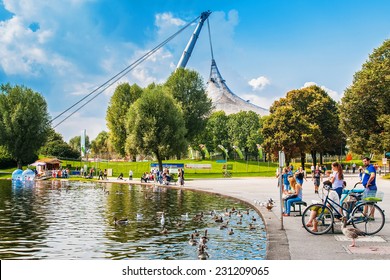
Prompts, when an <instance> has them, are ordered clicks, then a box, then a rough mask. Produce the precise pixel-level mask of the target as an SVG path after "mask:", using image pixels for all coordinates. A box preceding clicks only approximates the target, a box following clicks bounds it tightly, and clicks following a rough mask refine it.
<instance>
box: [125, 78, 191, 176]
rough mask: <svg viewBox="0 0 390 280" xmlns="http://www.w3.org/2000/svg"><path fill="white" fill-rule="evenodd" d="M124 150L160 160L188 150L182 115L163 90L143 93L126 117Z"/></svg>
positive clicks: (158, 88) (159, 161) (160, 162)
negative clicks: (126, 133)
mask: <svg viewBox="0 0 390 280" xmlns="http://www.w3.org/2000/svg"><path fill="white" fill-rule="evenodd" d="M126 127H127V131H128V136H127V141H126V148H127V151H128V152H129V153H131V154H135V153H140V154H154V156H155V157H156V158H157V160H158V163H159V168H160V170H162V160H163V159H165V158H169V157H172V156H174V155H177V154H181V153H183V152H184V151H185V150H186V148H187V146H186V141H185V138H184V135H185V133H186V128H185V124H184V119H183V113H182V110H181V109H180V107H179V105H178V104H177V103H176V101H175V100H174V99H173V98H172V96H171V95H170V94H168V93H166V92H165V90H164V89H163V88H162V87H159V86H157V87H154V88H152V89H146V90H145V91H144V93H143V94H142V96H141V97H140V98H139V99H138V100H137V101H136V102H135V103H134V104H133V105H131V108H130V110H129V112H128V115H127V126H126Z"/></svg>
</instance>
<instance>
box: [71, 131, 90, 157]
mask: <svg viewBox="0 0 390 280" xmlns="http://www.w3.org/2000/svg"><path fill="white" fill-rule="evenodd" d="M69 146H71V147H72V149H73V150H75V151H78V153H79V154H80V153H81V135H79V136H75V137H73V138H71V139H70V140H69ZM90 148H91V143H90V142H89V136H88V135H86V136H85V150H86V151H87V152H88V151H89V150H90Z"/></svg>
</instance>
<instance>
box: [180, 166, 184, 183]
mask: <svg viewBox="0 0 390 280" xmlns="http://www.w3.org/2000/svg"><path fill="white" fill-rule="evenodd" d="M179 183H180V186H184V170H183V168H179Z"/></svg>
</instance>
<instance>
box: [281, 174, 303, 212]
mask: <svg viewBox="0 0 390 280" xmlns="http://www.w3.org/2000/svg"><path fill="white" fill-rule="evenodd" d="M288 181H289V182H290V186H291V190H292V192H291V193H290V195H289V196H287V197H285V199H284V213H283V216H290V211H291V209H290V208H291V204H292V203H293V202H296V201H302V186H301V185H300V184H298V182H297V180H296V179H295V176H292V175H290V176H288Z"/></svg>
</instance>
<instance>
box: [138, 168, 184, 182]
mask: <svg viewBox="0 0 390 280" xmlns="http://www.w3.org/2000/svg"><path fill="white" fill-rule="evenodd" d="M177 172H178V173H177V176H178V177H177V178H178V182H179V184H180V186H184V170H183V169H182V168H179V169H178V171H177ZM131 178H132V174H131ZM172 180H173V177H172V174H170V172H169V169H168V168H164V169H163V171H160V170H158V169H155V168H154V169H153V170H152V171H151V172H144V173H143V174H142V176H141V183H142V182H144V183H147V182H158V183H160V184H163V185H169V184H170V183H171V181H172Z"/></svg>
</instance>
